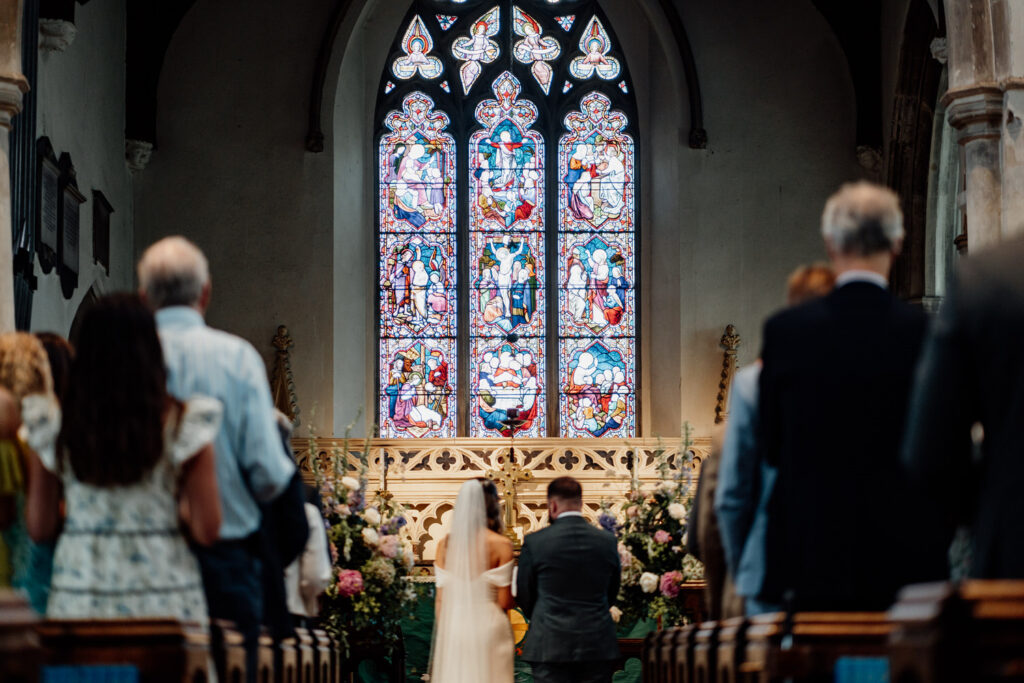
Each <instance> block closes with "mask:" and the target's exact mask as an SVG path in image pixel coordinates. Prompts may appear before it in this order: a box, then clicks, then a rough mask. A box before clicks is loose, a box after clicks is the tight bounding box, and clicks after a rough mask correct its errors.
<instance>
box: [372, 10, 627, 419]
mask: <svg viewBox="0 0 1024 683" xmlns="http://www.w3.org/2000/svg"><path fill="white" fill-rule="evenodd" d="M567 10H568V11H570V12H572V14H567V13H566V11H567ZM439 11H440V13H439ZM577 19H578V21H577ZM387 64H388V66H387V68H386V69H385V73H384V74H383V75H382V78H381V85H380V99H379V102H378V108H377V111H378V113H377V118H378V121H380V124H381V127H380V129H379V137H378V141H379V147H378V149H379V163H378V169H377V176H378V180H379V188H380V189H379V215H378V225H377V230H378V235H379V238H378V244H379V254H378V258H379V269H378V272H379V283H378V286H379V291H380V297H379V306H378V319H379V334H380V346H379V357H378V373H377V374H378V382H379V399H378V406H377V411H378V421H379V424H380V432H381V436H383V437H386V438H431V437H438V438H448V437H455V436H472V437H501V436H509V435H515V436H517V437H544V436H556V435H561V436H567V437H577V438H614V437H630V436H635V435H636V434H637V431H638V428H637V424H638V421H637V413H638V406H637V398H636V397H637V386H636V384H637V382H636V379H637V376H638V367H639V359H638V357H637V342H636V336H637V294H636V292H637V289H636V282H637V278H638V272H637V237H636V226H637V202H636V196H637V187H638V185H637V172H636V166H637V160H636V154H637V150H636V149H635V145H634V139H635V136H636V131H635V130H634V129H631V128H630V126H631V125H632V124H631V121H635V120H636V104H635V102H634V100H633V95H632V94H631V92H630V91H631V88H630V87H629V86H628V84H629V83H630V78H629V73H628V69H627V65H626V63H625V60H624V58H623V56H622V54H621V52H620V51H619V49H618V46H617V44H616V40H615V35H614V32H613V31H612V30H611V27H610V25H609V24H608V22H607V19H606V18H605V16H604V14H603V13H602V12H601V10H600V8H599V7H598V3H597V0H490V1H489V2H488V1H486V0H480V1H475V2H468V1H466V0H414V2H413V7H412V9H411V10H410V11H409V13H408V14H407V15H406V17H405V19H404V20H403V22H402V24H401V26H400V28H399V31H398V35H397V36H396V38H395V42H394V44H393V48H392V53H391V56H390V57H389V58H388V62H387Z"/></svg>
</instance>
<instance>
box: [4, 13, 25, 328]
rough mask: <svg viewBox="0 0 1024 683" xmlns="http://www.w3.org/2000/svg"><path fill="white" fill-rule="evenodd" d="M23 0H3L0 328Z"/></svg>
mask: <svg viewBox="0 0 1024 683" xmlns="http://www.w3.org/2000/svg"><path fill="white" fill-rule="evenodd" d="M21 9H22V5H21V0H0V332H10V331H13V330H14V263H13V261H14V255H13V253H12V245H11V241H12V232H11V163H10V155H9V152H10V141H9V137H8V135H9V133H10V131H11V119H12V118H14V116H15V115H17V113H18V112H20V111H21V98H22V96H23V95H24V94H25V93H26V92H28V81H27V80H25V76H24V75H23V74H22V73H21Z"/></svg>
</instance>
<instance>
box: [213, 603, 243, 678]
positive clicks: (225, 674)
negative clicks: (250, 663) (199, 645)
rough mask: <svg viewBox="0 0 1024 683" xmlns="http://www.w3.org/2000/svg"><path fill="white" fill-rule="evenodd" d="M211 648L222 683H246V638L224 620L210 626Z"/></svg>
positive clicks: (216, 621) (230, 623) (214, 622)
mask: <svg viewBox="0 0 1024 683" xmlns="http://www.w3.org/2000/svg"><path fill="white" fill-rule="evenodd" d="M210 648H211V650H212V654H213V661H214V662H215V663H216V665H217V680H218V681H220V683H245V638H243V637H242V634H241V633H239V632H238V631H236V630H235V625H234V624H233V623H232V622H230V621H226V620H223V619H215V620H213V622H212V623H211V624H210Z"/></svg>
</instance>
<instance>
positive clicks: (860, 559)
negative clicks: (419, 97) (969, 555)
mask: <svg viewBox="0 0 1024 683" xmlns="http://www.w3.org/2000/svg"><path fill="white" fill-rule="evenodd" d="M821 223H822V234H823V237H824V240H825V247H826V249H827V251H828V254H829V258H830V259H831V261H832V266H833V269H834V271H835V274H836V287H835V289H834V290H833V291H832V292H831V293H830V294H828V295H827V296H825V297H823V298H820V299H816V300H814V301H811V302H809V303H806V304H804V305H802V306H796V307H793V308H789V309H787V310H784V311H782V312H781V313H778V314H776V315H775V316H773V317H772V318H770V319H769V320H768V322H767V323H766V324H765V328H764V335H763V350H762V354H761V357H762V359H763V369H762V371H761V377H760V397H759V429H758V444H759V448H761V449H762V450H761V453H762V456H763V459H764V461H765V462H767V463H768V464H769V465H771V466H773V467H775V468H777V475H776V479H775V484H774V487H773V490H772V492H771V494H770V497H769V498H768V500H767V516H768V523H767V529H766V533H765V539H764V544H765V548H764V551H765V552H764V562H765V574H764V579H763V584H762V588H761V592H760V595H759V596H758V601H759V602H761V603H764V604H774V605H779V606H783V607H788V608H792V609H797V610H814V611H816V610H884V609H886V608H887V607H888V606H889V605H891V604H892V602H893V599H894V598H895V596H896V592H897V591H898V590H899V589H900V587H902V586H904V585H906V584H908V583H914V582H920V581H930V580H938V579H942V578H946V577H947V575H948V567H947V559H946V558H947V550H948V541H949V537H948V536H947V535H946V533H945V531H944V530H943V529H940V528H938V527H936V525H935V524H934V519H936V518H938V517H940V516H941V513H940V511H938V510H935V509H933V508H931V507H929V505H928V504H927V503H926V501H925V499H924V497H923V496H920V495H918V493H917V492H916V491H915V490H914V489H913V488H912V487H911V485H910V482H909V478H908V476H907V474H906V472H905V470H904V469H903V467H902V465H901V462H900V457H899V455H900V443H901V439H902V436H903V431H904V421H905V415H906V413H907V403H908V399H909V395H910V390H911V384H912V379H913V376H914V368H915V364H916V363H917V359H918V355H919V354H920V352H921V347H922V343H923V340H924V336H925V331H926V329H927V318H926V316H925V314H924V312H923V311H921V310H920V309H918V308H914V307H912V306H910V305H908V304H906V303H904V302H902V301H900V300H899V299H897V298H896V297H895V296H893V295H892V293H891V292H890V291H889V289H888V282H889V271H890V268H891V266H892V262H893V259H894V258H895V257H896V256H897V255H898V254H899V252H900V249H901V247H902V243H903V236H904V231H903V216H902V213H901V212H900V208H899V199H898V198H897V196H896V195H895V194H894V193H893V192H892V191H890V190H888V189H886V188H883V187H879V186H876V185H872V184H870V183H866V182H859V183H855V184H849V185H844V186H843V187H842V188H841V189H840V190H839V192H837V193H836V194H835V195H833V196H832V197H831V198H830V199H829V200H828V203H827V204H826V205H825V211H824V213H823V215H822V221H821Z"/></svg>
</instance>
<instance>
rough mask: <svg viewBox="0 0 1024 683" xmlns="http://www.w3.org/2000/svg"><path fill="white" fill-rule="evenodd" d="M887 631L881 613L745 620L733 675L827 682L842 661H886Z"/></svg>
mask: <svg viewBox="0 0 1024 683" xmlns="http://www.w3.org/2000/svg"><path fill="white" fill-rule="evenodd" d="M891 631H892V625H891V623H890V622H889V621H888V619H887V615H886V614H885V613H884V612H801V613H797V614H794V615H792V617H791V618H787V615H785V614H782V613H776V614H763V615H758V616H755V617H751V618H750V624H749V626H748V627H747V631H746V640H747V646H746V655H745V656H744V659H743V663H742V664H741V665H740V667H739V672H738V673H740V674H741V675H742V676H744V677H745V678H744V680H748V681H755V682H757V683H772V682H775V681H783V680H786V679H792V680H795V681H832V680H833V676H834V671H835V666H836V662H837V661H838V660H839V659H840V658H842V657H886V656H887V654H888V650H887V641H888V638H889V634H890V632H891ZM892 680H894V681H896V680H898V679H892Z"/></svg>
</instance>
